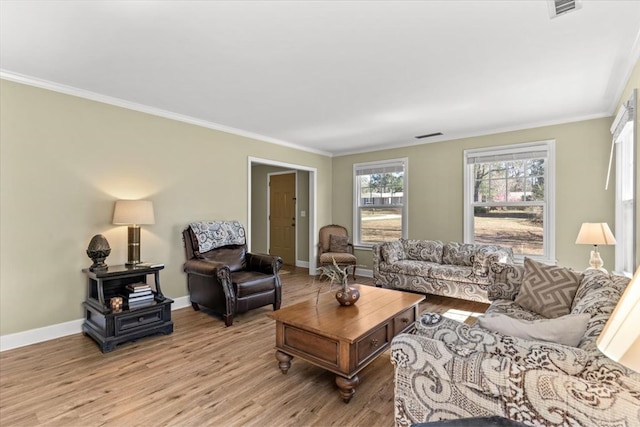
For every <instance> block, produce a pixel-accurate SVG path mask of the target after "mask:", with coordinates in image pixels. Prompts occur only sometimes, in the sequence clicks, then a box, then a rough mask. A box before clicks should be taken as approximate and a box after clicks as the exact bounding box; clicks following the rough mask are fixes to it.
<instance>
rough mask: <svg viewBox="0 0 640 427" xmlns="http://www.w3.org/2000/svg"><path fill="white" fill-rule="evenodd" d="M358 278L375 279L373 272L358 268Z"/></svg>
mask: <svg viewBox="0 0 640 427" xmlns="http://www.w3.org/2000/svg"><path fill="white" fill-rule="evenodd" d="M356 276H364V277H373V270H369V269H364V268H356Z"/></svg>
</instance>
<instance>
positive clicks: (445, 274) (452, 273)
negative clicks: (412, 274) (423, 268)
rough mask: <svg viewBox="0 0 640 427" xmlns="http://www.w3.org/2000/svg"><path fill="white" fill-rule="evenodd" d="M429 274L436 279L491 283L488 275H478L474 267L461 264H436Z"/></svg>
mask: <svg viewBox="0 0 640 427" xmlns="http://www.w3.org/2000/svg"><path fill="white" fill-rule="evenodd" d="M429 274H431V277H433V278H434V279H443V280H452V281H455V282H466V283H482V284H483V285H488V284H489V278H488V277H478V276H476V275H475V274H473V268H471V267H465V266H460V265H448V264H436V265H435V266H434V267H432V268H431V270H430V272H429Z"/></svg>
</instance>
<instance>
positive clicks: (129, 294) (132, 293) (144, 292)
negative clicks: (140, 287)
mask: <svg viewBox="0 0 640 427" xmlns="http://www.w3.org/2000/svg"><path fill="white" fill-rule="evenodd" d="M152 293H153V292H152V291H151V289H147V290H144V291H135V292H132V291H130V290H127V295H128V296H129V298H131V297H139V296H143V295H151V294H152Z"/></svg>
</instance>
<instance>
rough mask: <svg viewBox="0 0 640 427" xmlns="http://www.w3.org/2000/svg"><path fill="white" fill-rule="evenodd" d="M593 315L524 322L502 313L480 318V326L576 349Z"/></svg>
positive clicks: (570, 315) (484, 315) (571, 315)
mask: <svg viewBox="0 0 640 427" xmlns="http://www.w3.org/2000/svg"><path fill="white" fill-rule="evenodd" d="M589 319H591V315H589V314H587V313H583V314H567V315H566V316H562V317H558V318H556V319H540V320H522V319H516V318H513V317H510V316H507V315H506V314H502V313H489V314H483V315H480V316H478V318H477V322H478V325H479V326H481V327H483V328H485V329H489V330H490V331H494V332H499V333H501V334H503V335H510V336H513V337H518V338H524V339H527V340H534V341H549V342H555V343H558V344H564V345H569V346H571V347H576V346H577V345H578V344H579V343H580V340H581V339H582V337H583V336H584V334H585V332H586V331H587V323H589Z"/></svg>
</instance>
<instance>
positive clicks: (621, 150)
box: [607, 94, 636, 277]
mask: <svg viewBox="0 0 640 427" xmlns="http://www.w3.org/2000/svg"><path fill="white" fill-rule="evenodd" d="M633 106H635V94H634V96H632V97H631V99H630V100H629V102H627V104H626V106H623V107H622V108H621V109H620V112H619V113H618V115H617V116H616V120H615V121H614V123H613V125H612V126H611V132H612V133H613V142H614V143H615V151H616V227H615V229H616V232H615V237H616V266H615V271H616V273H618V274H624V275H627V276H629V277H631V276H632V275H633V272H634V270H635V268H634V264H635V242H634V238H635V235H636V234H635V231H634V224H633V219H634V218H635V196H634V194H635V186H634V170H635V161H634V159H635V153H634V143H633V141H634V120H633V116H634V114H633ZM612 149H613V147H612ZM607 184H608V182H607Z"/></svg>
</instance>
